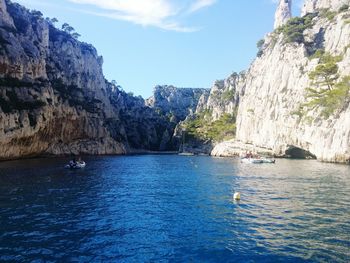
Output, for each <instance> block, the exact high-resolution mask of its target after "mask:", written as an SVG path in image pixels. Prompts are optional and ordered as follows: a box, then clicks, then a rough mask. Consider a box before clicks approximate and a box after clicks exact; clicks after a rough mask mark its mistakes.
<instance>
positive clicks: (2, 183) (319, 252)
mask: <svg viewBox="0 0 350 263" xmlns="http://www.w3.org/2000/svg"><path fill="white" fill-rule="evenodd" d="M66 161H67V160H65V159H48V160H40V159H37V160H25V161H14V162H4V163H0V193H1V194H0V261H26V262H27V261H38V260H40V261H79V262H86V261H103V262H105V261H107V262H108V261H109V262H116V261H118V262H149V261H151V262H154V261H156V262H169V261H170V262H184V261H185V262H188V261H194V262H271V261H273V262H349V261H350V252H349V251H350V249H349V247H350V216H349V214H350V167H349V166H343V165H332V164H323V163H319V162H315V161H292V160H278V161H277V163H276V164H275V165H247V164H241V163H240V162H239V161H238V160H234V159H219V158H209V157H182V156H132V157H96V158H87V159H86V161H87V163H88V166H87V167H86V169H83V170H80V171H70V170H65V169H62V166H63V164H64V163H65V162H66ZM235 191H240V192H241V195H242V200H241V201H239V202H237V201H233V200H232V195H233V193H234V192H235Z"/></svg>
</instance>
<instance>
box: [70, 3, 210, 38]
mask: <svg viewBox="0 0 350 263" xmlns="http://www.w3.org/2000/svg"><path fill="white" fill-rule="evenodd" d="M69 1H70V2H73V3H76V4H84V5H91V6H94V7H97V8H98V9H97V10H96V11H93V12H89V13H90V14H94V15H98V16H104V17H108V18H112V19H118V20H124V21H129V22H132V23H135V24H138V25H143V26H155V27H158V28H162V29H164V30H172V31H178V32H193V31H197V30H198V28H195V27H187V26H182V25H181V23H180V22H179V21H178V20H179V17H180V16H181V15H183V14H186V13H187V14H189V13H193V12H196V11H198V10H200V9H202V8H204V7H208V6H210V5H213V4H214V3H215V2H216V0H186V1H185V0H182V1H179V0H69ZM180 2H181V3H182V5H180ZM81 11H83V10H81ZM85 11H86V10H85Z"/></svg>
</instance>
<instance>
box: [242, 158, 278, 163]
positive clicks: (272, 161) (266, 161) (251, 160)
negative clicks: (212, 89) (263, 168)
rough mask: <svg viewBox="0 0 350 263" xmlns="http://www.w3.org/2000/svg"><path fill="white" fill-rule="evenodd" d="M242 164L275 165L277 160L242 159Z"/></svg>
mask: <svg viewBox="0 0 350 263" xmlns="http://www.w3.org/2000/svg"><path fill="white" fill-rule="evenodd" d="M241 162H242V163H275V162H276V160H274V159H267V158H242V159H241Z"/></svg>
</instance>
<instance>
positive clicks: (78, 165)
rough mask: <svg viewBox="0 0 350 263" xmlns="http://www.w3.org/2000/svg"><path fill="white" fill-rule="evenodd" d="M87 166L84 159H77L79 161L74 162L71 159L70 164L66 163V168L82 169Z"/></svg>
mask: <svg viewBox="0 0 350 263" xmlns="http://www.w3.org/2000/svg"><path fill="white" fill-rule="evenodd" d="M85 166H86V163H85V162H84V161H77V162H73V161H70V162H69V164H67V165H65V166H64V167H65V168H68V169H81V168H84V167H85Z"/></svg>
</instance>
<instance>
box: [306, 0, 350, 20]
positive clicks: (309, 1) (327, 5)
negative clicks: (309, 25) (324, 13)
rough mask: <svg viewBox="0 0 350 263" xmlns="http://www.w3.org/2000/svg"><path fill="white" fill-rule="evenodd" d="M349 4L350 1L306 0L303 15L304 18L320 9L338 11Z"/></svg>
mask: <svg viewBox="0 0 350 263" xmlns="http://www.w3.org/2000/svg"><path fill="white" fill-rule="evenodd" d="M349 4H350V1H349V0H305V1H304V4H303V8H302V11H301V15H302V16H304V15H306V14H307V13H314V12H316V11H317V10H320V9H330V10H332V11H338V10H339V8H341V7H342V6H344V5H349Z"/></svg>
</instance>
